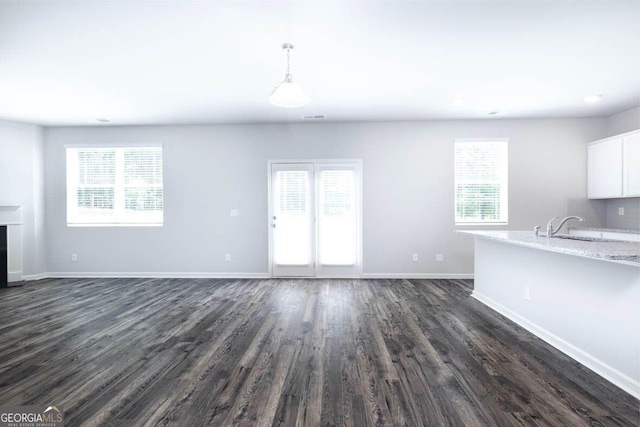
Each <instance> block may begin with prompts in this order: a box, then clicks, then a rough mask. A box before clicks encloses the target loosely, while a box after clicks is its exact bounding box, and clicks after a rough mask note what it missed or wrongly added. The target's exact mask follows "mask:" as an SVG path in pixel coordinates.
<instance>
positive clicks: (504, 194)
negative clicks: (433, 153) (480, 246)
mask: <svg viewBox="0 0 640 427" xmlns="http://www.w3.org/2000/svg"><path fill="white" fill-rule="evenodd" d="M459 142H460V143H470V142H471V143H483V142H501V143H504V149H505V157H506V161H505V162H504V165H503V168H502V169H503V170H502V171H501V173H502V180H501V181H502V182H500V190H501V193H500V195H501V203H500V204H501V211H502V212H501V213H502V214H503V215H501V217H502V216H504V219H501V220H500V221H494V220H487V221H477V220H475V221H458V216H457V212H458V205H457V188H458V179H457V177H456V144H457V143H459ZM509 142H510V138H507V137H496V138H456V139H455V140H454V143H453V221H454V225H455V226H456V227H457V226H462V227H464V226H473V225H475V226H478V225H481V226H502V225H508V224H509ZM502 190H504V191H502Z"/></svg>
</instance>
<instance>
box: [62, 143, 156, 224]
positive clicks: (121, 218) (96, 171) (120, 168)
mask: <svg viewBox="0 0 640 427" xmlns="http://www.w3.org/2000/svg"><path fill="white" fill-rule="evenodd" d="M162 222H163V188H162V147H98V148H67V224H68V225H162Z"/></svg>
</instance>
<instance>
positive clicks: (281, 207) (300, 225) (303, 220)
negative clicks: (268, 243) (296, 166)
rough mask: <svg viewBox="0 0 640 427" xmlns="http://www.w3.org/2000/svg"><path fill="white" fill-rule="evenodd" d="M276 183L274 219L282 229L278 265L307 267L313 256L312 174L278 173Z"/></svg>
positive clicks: (305, 171)
mask: <svg viewBox="0 0 640 427" xmlns="http://www.w3.org/2000/svg"><path fill="white" fill-rule="evenodd" d="M275 180H276V181H275V197H276V198H275V200H276V205H275V209H274V216H275V218H274V220H275V221H276V224H277V227H278V239H277V240H276V244H275V247H274V258H275V261H276V264H279V265H306V264H308V263H309V259H310V257H311V253H310V250H309V247H310V243H309V242H310V241H311V234H310V230H309V216H310V215H311V206H310V204H311V203H310V200H309V185H310V173H309V171H308V170H285V171H278V172H276V175H275Z"/></svg>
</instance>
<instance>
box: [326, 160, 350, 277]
mask: <svg viewBox="0 0 640 427" xmlns="http://www.w3.org/2000/svg"><path fill="white" fill-rule="evenodd" d="M318 186H319V190H320V199H319V209H318V210H319V215H320V221H319V229H318V239H319V249H320V264H322V265H353V264H355V262H356V210H355V171H353V170H334V169H331V170H321V171H320V182H319V184H318Z"/></svg>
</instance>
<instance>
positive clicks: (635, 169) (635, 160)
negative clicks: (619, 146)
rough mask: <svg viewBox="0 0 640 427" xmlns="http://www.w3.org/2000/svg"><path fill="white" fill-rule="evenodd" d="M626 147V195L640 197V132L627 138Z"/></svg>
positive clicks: (625, 140) (624, 143)
mask: <svg viewBox="0 0 640 427" xmlns="http://www.w3.org/2000/svg"><path fill="white" fill-rule="evenodd" d="M623 141H624V142H623V146H624V195H625V197H638V196H640V132H638V133H635V134H633V135H629V136H625V137H624V140H623Z"/></svg>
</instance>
